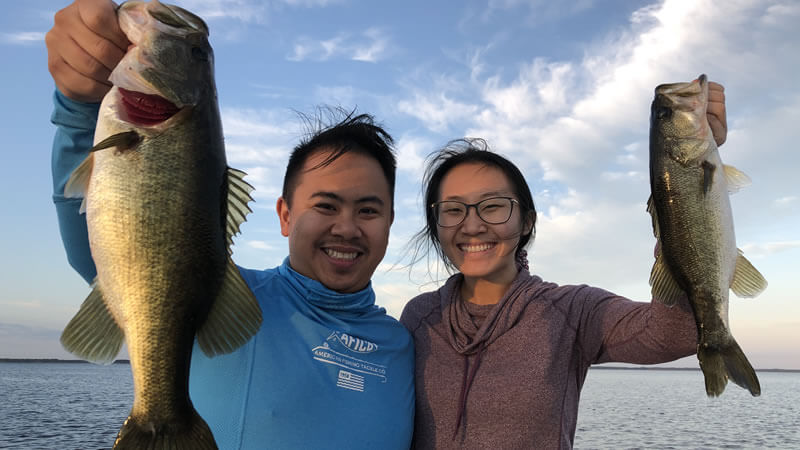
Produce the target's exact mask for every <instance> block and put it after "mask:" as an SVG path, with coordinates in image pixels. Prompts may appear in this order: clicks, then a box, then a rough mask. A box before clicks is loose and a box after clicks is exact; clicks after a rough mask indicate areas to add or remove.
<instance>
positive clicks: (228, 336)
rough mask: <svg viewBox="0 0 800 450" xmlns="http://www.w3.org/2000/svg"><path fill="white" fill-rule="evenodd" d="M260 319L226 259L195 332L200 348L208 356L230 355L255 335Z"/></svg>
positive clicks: (258, 310)
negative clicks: (217, 287) (211, 300)
mask: <svg viewBox="0 0 800 450" xmlns="http://www.w3.org/2000/svg"><path fill="white" fill-rule="evenodd" d="M261 320H262V319H261V308H260V307H259V306H258V301H257V300H256V298H255V296H254V295H253V292H252V291H251V290H250V288H249V287H248V286H247V283H246V282H245V281H244V278H242V275H241V274H240V273H239V269H238V268H237V267H236V265H235V264H234V263H233V260H231V259H230V258H228V264H227V267H226V270H225V279H224V280H223V282H222V287H221V288H220V291H219V295H217V298H216V299H215V300H214V303H213V304H212V306H211V310H210V311H209V312H208V317H207V318H206V321H205V322H204V323H203V325H202V327H200V329H199V330H198V332H197V343H198V345H199V346H200V349H201V350H203V353H205V354H206V355H208V356H216V355H222V354H225V353H230V352H232V351H234V350H236V349H237V348H239V347H240V346H242V345H244V344H245V342H247V341H248V340H249V339H250V338H251V337H253V335H255V334H256V332H257V331H258V328H259V327H260V326H261Z"/></svg>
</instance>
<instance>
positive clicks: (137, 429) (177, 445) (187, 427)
mask: <svg viewBox="0 0 800 450" xmlns="http://www.w3.org/2000/svg"><path fill="white" fill-rule="evenodd" d="M113 448H114V450H128V449H131V450H133V449H137V450H138V449H143V448H147V449H154V450H160V449H174V450H179V449H197V450H201V449H202V450H217V443H216V441H215V440H214V435H213V434H212V433H211V429H210V428H208V424H206V422H205V420H203V418H202V417H200V415H199V414H197V411H195V410H194V409H192V417H191V420H190V421H189V423H187V424H183V425H181V426H177V425H169V424H167V425H162V424H154V423H152V422H150V423H141V422H138V421H136V419H134V418H133V417H132V416H128V419H127V420H125V423H124V424H123V425H122V428H121V429H120V430H119V434H117V440H116V442H114V447H113Z"/></svg>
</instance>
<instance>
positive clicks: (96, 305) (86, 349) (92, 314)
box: [61, 283, 125, 364]
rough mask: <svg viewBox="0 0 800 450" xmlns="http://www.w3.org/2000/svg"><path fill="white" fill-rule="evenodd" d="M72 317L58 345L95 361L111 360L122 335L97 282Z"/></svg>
mask: <svg viewBox="0 0 800 450" xmlns="http://www.w3.org/2000/svg"><path fill="white" fill-rule="evenodd" d="M93 286H94V289H92V292H91V293H90V294H89V296H88V297H86V300H84V302H83V304H82V305H81V307H80V309H79V310H78V313H77V314H75V317H73V318H72V320H70V321H69V323H68V324H67V326H66V328H64V332H63V333H61V345H63V346H64V348H65V349H67V350H68V351H69V352H70V353H72V354H73V355H75V356H79V357H81V358H83V359H85V360H87V361H91V362H93V363H97V364H111V363H112V362H113V361H114V358H116V357H117V354H118V353H119V350H120V348H122V342H123V341H124V340H125V335H124V333H123V332H122V329H120V327H119V325H117V322H116V321H115V320H114V318H113V317H112V316H111V313H110V312H109V311H108V308H106V304H105V302H104V301H103V293H102V292H101V291H100V287H99V286H97V283H95V284H94V285H93Z"/></svg>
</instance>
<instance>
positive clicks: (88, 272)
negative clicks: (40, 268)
mask: <svg viewBox="0 0 800 450" xmlns="http://www.w3.org/2000/svg"><path fill="white" fill-rule="evenodd" d="M53 104H54V109H53V114H52V116H51V117H50V121H51V122H52V123H53V124H54V125H55V126H56V133H55V137H54V138H53V153H52V160H51V166H52V172H53V202H54V203H55V206H56V214H57V216H58V227H59V230H60V232H61V241H62V243H63V244H64V250H65V251H66V253H67V260H68V261H69V264H70V265H71V266H72V267H73V268H74V269H75V270H76V271H77V272H78V274H80V275H81V276H82V277H83V279H85V280H86V281H87V282H88V283H91V282H92V281H93V280H94V278H95V276H96V275H97V270H96V269H95V265H94V261H93V260H92V255H91V252H90V251H89V235H88V232H87V230H86V215H85V214H81V213H79V210H80V206H81V202H82V201H83V199H80V198H65V197H64V186H65V185H66V184H67V180H69V177H70V175H72V172H73V171H74V170H75V169H76V168H77V167H78V166H79V165H80V164H81V163H82V162H83V160H84V159H86V157H87V156H88V155H89V149H90V148H91V147H92V140H93V139H94V128H95V125H96V123H97V112H98V110H99V108H100V104H99V103H81V102H76V101H74V100H71V99H69V98H67V97H65V96H64V95H63V94H61V93H60V92H58V90H56V92H55V94H54V95H53Z"/></svg>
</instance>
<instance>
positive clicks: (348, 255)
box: [325, 248, 358, 259]
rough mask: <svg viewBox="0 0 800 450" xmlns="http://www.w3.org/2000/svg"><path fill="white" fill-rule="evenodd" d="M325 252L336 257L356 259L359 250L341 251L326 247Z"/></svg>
mask: <svg viewBox="0 0 800 450" xmlns="http://www.w3.org/2000/svg"><path fill="white" fill-rule="evenodd" d="M325 253H327V254H328V256H330V257H331V258H336V259H356V256H358V252H340V251H337V250H331V249H329V248H326V249H325Z"/></svg>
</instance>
